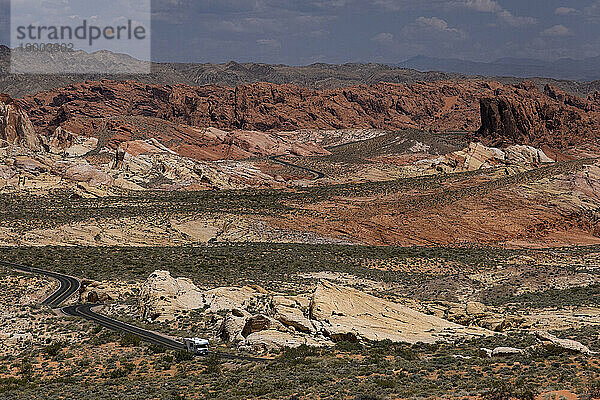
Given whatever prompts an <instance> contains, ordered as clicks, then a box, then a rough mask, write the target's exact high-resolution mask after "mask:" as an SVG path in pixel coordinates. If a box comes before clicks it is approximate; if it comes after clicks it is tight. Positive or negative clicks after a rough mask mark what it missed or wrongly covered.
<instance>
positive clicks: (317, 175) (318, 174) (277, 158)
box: [269, 154, 325, 180]
mask: <svg viewBox="0 0 600 400" xmlns="http://www.w3.org/2000/svg"><path fill="white" fill-rule="evenodd" d="M285 156H286V155H285V154H284V155H280V156H270V157H269V160H271V161H273V162H276V163H278V164H281V165H286V166H288V167H292V168H298V169H301V170H302V171H306V172H310V173H311V174H313V175H314V176H315V180H319V179H323V178H325V174H324V173H322V172H320V171H316V170H314V169H310V168H306V167H302V166H300V165H296V164H292V163H291V162H287V161H283V160H280V158H281V157H285Z"/></svg>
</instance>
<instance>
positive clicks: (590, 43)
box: [0, 0, 600, 64]
mask: <svg viewBox="0 0 600 400" xmlns="http://www.w3.org/2000/svg"><path fill="white" fill-rule="evenodd" d="M7 3H8V1H7V0H0V6H2V7H3V9H6V5H7ZM5 14H6V13H4V14H3V13H2V11H1V10H0V22H3V23H2V24H1V26H0V34H2V32H3V30H4V31H6V25H7V23H6V18H4V20H3V19H2V18H3V15H5ZM599 20H600V0H598V1H592V0H528V1H523V0H444V1H442V0H153V35H152V38H153V54H154V55H153V57H154V58H155V59H156V60H159V61H195V62H223V61H228V60H236V61H260V62H269V63H287V64H307V63H311V62H316V61H324V62H332V63H341V62H370V61H374V62H386V63H396V62H400V61H402V60H404V59H407V58H410V57H413V56H416V55H421V54H422V55H426V56H435V57H454V58H466V59H474V60H481V61H490V60H493V59H496V58H501V57H535V58H542V59H549V60H550V59H556V58H560V57H573V58H583V57H590V56H597V55H600V40H599V39H598V37H600V35H599V33H600V28H599V26H600V25H599V24H598V22H599ZM2 37H4V38H5V37H6V34H4V35H3V36H2ZM4 42H5V43H6V40H4Z"/></svg>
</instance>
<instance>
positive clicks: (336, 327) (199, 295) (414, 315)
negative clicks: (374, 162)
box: [139, 271, 491, 351]
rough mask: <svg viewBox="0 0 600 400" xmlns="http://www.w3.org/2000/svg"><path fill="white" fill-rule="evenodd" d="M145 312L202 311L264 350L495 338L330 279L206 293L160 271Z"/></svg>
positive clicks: (160, 316)
mask: <svg viewBox="0 0 600 400" xmlns="http://www.w3.org/2000/svg"><path fill="white" fill-rule="evenodd" d="M139 308H140V310H141V313H142V317H143V318H145V319H151V320H168V319H172V318H175V315H176V314H177V311H180V310H192V309H202V310H203V312H204V313H205V314H206V315H210V316H211V320H213V321H214V324H215V333H216V335H217V336H218V337H220V338H221V339H222V340H225V341H228V342H232V343H234V344H236V345H237V346H239V347H242V348H247V349H251V350H258V351H264V350H270V349H273V348H280V347H285V346H287V347H294V346H299V345H301V344H310V345H315V346H323V345H332V344H333V343H334V342H339V341H354V342H355V341H363V340H385V339H389V340H392V341H397V342H408V343H417V342H423V343H434V342H439V341H451V340H455V339H458V338H463V337H474V336H484V335H489V334H491V332H490V331H486V330H484V329H478V328H467V327H465V326H462V325H458V324H455V323H452V322H450V321H447V320H444V319H442V318H439V317H436V316H433V315H426V314H423V313H420V312H417V311H415V310H412V309H410V308H408V307H406V306H403V305H400V304H397V303H393V302H390V301H387V300H384V299H380V298H378V297H375V296H372V295H369V294H366V293H363V292H360V291H358V290H356V289H352V288H349V287H343V286H338V285H335V284H333V283H330V282H328V281H321V282H319V284H318V285H317V288H316V289H315V290H314V291H313V292H312V293H311V294H304V295H299V296H282V295H276V294H273V293H270V292H267V291H265V290H264V289H262V288H260V287H250V286H245V287H242V288H216V289H211V290H208V291H205V292H201V291H200V290H199V289H198V288H197V287H196V286H194V285H193V283H191V281H189V280H187V279H181V278H179V279H174V278H172V277H171V276H170V274H169V273H168V272H166V271H156V272H154V273H153V274H152V275H150V277H149V278H148V280H147V282H146V283H145V284H144V285H143V287H142V290H141V294H140V306H139Z"/></svg>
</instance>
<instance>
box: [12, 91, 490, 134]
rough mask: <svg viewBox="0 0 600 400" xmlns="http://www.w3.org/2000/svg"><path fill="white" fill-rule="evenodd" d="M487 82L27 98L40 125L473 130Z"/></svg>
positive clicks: (45, 94)
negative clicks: (120, 121) (145, 120)
mask: <svg viewBox="0 0 600 400" xmlns="http://www.w3.org/2000/svg"><path fill="white" fill-rule="evenodd" d="M490 94H492V91H491V89H490V87H489V85H488V84H487V83H485V82H480V81H470V82H436V83H417V84H414V85H409V86H405V85H398V84H383V83H382V84H378V85H373V86H356V87H351V88H345V89H337V90H323V91H317V90H310V89H306V88H300V87H297V86H293V85H274V84H266V83H258V84H253V85H244V86H239V87H237V88H227V87H219V86H213V85H209V86H202V87H192V86H185V85H178V86H158V85H145V84H141V83H137V82H129V81H128V82H113V81H102V82H85V83H80V84H76V85H71V86H67V87H65V88H62V89H58V90H56V91H51V92H42V93H39V94H37V95H36V96H29V97H26V98H24V99H23V101H22V105H23V107H24V108H26V109H27V111H29V113H30V115H31V118H32V120H33V121H34V123H35V125H36V127H37V129H38V130H39V131H40V132H42V133H44V134H46V135H50V134H51V133H52V132H53V131H54V129H55V128H56V127H57V126H59V125H61V124H63V123H64V122H65V121H66V120H70V119H74V118H80V119H82V118H108V117H117V116H118V117H120V116H145V117H156V118H160V119H163V120H168V121H170V122H175V123H181V124H186V125H190V126H195V127H209V126H211V127H216V128H221V129H227V130H233V129H244V130H257V131H278V130H294V129H302V128H311V129H337V128H349V127H352V128H389V129H397V128H406V127H423V128H429V127H432V128H435V129H470V130H475V129H477V128H478V127H479V118H478V114H479V110H478V101H479V97H481V96H484V95H490Z"/></svg>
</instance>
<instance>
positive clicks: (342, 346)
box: [335, 340, 363, 353]
mask: <svg viewBox="0 0 600 400" xmlns="http://www.w3.org/2000/svg"><path fill="white" fill-rule="evenodd" d="M335 349H336V350H338V351H345V352H349V353H354V352H358V351H361V350H362V349H363V345H362V344H360V343H359V342H348V341H345V340H344V341H342V342H337V343H336V344H335Z"/></svg>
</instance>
